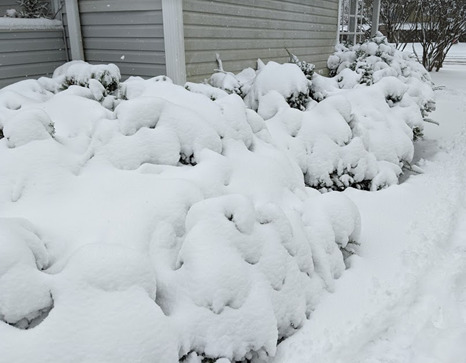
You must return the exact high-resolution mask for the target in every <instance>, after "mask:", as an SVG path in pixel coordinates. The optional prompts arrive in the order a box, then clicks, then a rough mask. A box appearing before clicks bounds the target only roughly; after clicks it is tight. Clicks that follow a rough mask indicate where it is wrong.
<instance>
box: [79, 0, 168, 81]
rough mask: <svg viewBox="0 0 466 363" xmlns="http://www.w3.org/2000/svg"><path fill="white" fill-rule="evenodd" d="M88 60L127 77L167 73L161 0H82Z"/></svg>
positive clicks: (80, 2) (83, 29)
mask: <svg viewBox="0 0 466 363" xmlns="http://www.w3.org/2000/svg"><path fill="white" fill-rule="evenodd" d="M79 11H80V20H81V32H82V36H83V44H84V56H85V60H86V61H87V62H89V63H114V64H116V65H117V66H118V67H119V68H120V71H121V74H122V76H123V78H126V77H129V76H142V77H154V76H157V75H160V74H165V48H164V41H163V23H162V3H161V0H132V1H121V0H79Z"/></svg>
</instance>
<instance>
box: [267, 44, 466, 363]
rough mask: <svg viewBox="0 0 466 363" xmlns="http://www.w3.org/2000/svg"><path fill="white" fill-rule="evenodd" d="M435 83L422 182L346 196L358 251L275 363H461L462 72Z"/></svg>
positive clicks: (465, 186)
mask: <svg viewBox="0 0 466 363" xmlns="http://www.w3.org/2000/svg"><path fill="white" fill-rule="evenodd" d="M465 49H466V47H465V45H463V44H459V45H455V46H454V47H453V48H452V53H451V55H450V58H451V59H455V58H461V57H465V56H466V54H465ZM463 59H464V58H463ZM432 78H433V80H434V82H435V83H436V85H437V86H444V87H442V88H441V89H439V90H437V91H436V96H437V110H436V111H435V112H434V113H433V114H432V118H433V119H434V120H436V121H438V122H440V126H436V125H431V124H429V125H427V126H426V129H425V135H426V140H425V141H423V142H421V143H420V145H419V149H418V151H417V153H418V155H417V157H418V158H421V159H424V160H425V162H424V163H423V169H424V171H425V174H422V175H415V176H411V177H409V178H408V180H407V181H405V182H404V183H403V184H401V185H399V186H393V187H390V188H389V189H386V190H382V191H379V192H376V193H367V192H361V191H356V190H347V191H346V192H345V194H346V195H347V196H349V197H350V198H351V199H352V200H353V201H354V202H355V203H356V205H357V206H358V207H359V210H360V212H361V218H362V226H363V228H362V237H361V242H362V247H361V253H360V255H359V256H358V257H353V260H352V265H351V268H350V269H349V270H348V271H347V272H346V273H345V274H344V275H343V277H342V278H341V279H340V280H338V281H337V283H336V288H335V292H334V293H333V294H328V295H326V296H325V298H324V299H323V300H322V301H321V304H320V305H319V308H318V309H317V310H316V311H315V312H314V313H313V314H312V316H311V318H310V320H309V321H307V322H306V324H305V325H304V327H303V329H302V330H301V331H299V332H298V333H297V334H296V335H294V336H293V337H291V338H290V339H288V340H286V341H285V342H283V343H282V344H281V345H280V346H279V349H278V353H277V357H276V359H275V360H274V362H275V363H279V362H280V363H285V362H289V363H294V362H312V363H324V362H325V363H359V362H361V363H363V362H364V363H458V362H465V361H466V358H465V357H466V345H465V342H466V199H465V191H466V83H465V80H466V66H461V65H446V66H445V67H444V68H443V69H442V70H440V72H438V73H432ZM421 163H422V161H421Z"/></svg>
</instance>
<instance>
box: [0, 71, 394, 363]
mask: <svg viewBox="0 0 466 363" xmlns="http://www.w3.org/2000/svg"><path fill="white" fill-rule="evenodd" d="M265 67H269V70H270V72H271V73H270V74H271V75H273V73H274V70H273V67H275V68H276V70H280V69H281V67H282V66H280V65H273V66H269V65H267V66H265ZM285 67H286V69H287V70H288V71H289V72H290V73H292V74H295V76H296V78H295V79H294V80H293V82H296V83H294V86H296V85H298V86H299V87H302V90H304V87H307V86H308V79H306V78H304V80H302V77H301V75H300V73H299V72H301V71H300V70H299V68H294V67H296V66H294V65H291V66H285ZM264 69H265V68H264ZM267 72H268V71H267ZM246 73H247V72H246ZM249 73H250V72H249ZM263 74H264V75H265V74H266V73H263ZM118 75H119V72H118V71H117V69H116V67H115V66H113V65H110V66H91V65H88V64H86V63H71V64H67V65H65V66H64V67H62V68H60V69H58V70H57V71H56V73H55V75H54V77H53V78H41V79H39V80H38V81H35V80H27V81H23V82H19V83H16V84H13V85H11V86H8V87H6V88H4V89H2V90H0V128H1V129H2V130H3V135H4V137H3V138H2V139H1V140H0V165H1V168H0V180H1V183H0V209H1V210H2V218H1V219H0V235H1V238H0V336H1V339H0V352H1V360H4V361H8V362H18V361H30V362H32V361H34V362H63V361H64V360H66V361H67V362H97V361H98V362H132V361H135V362H155V361H158V362H167V363H168V362H177V361H178V360H182V361H187V362H201V361H202V360H204V362H210V361H215V360H217V359H220V360H219V361H221V362H228V361H244V360H251V361H252V360H254V359H256V358H265V357H268V356H273V355H274V354H275V350H276V346H277V343H278V342H279V341H281V340H283V339H286V338H287V337H288V336H290V335H291V334H293V333H294V332H295V331H296V330H297V329H299V328H300V327H301V326H302V324H303V323H304V321H305V319H306V317H308V316H309V315H310V314H311V313H312V311H313V310H314V309H315V308H316V306H317V305H318V303H319V299H320V297H321V296H322V294H323V293H324V292H325V291H332V289H333V287H334V280H335V279H336V278H338V277H339V276H340V275H341V274H342V273H343V272H344V270H345V268H346V266H345V262H346V263H347V262H348V260H347V259H346V257H348V256H351V254H352V253H354V252H355V249H356V247H357V240H358V235H359V228H360V218H359V213H358V211H357V209H356V207H355V206H354V204H353V203H352V202H351V201H350V200H349V199H347V198H346V197H345V196H344V195H341V194H338V193H327V194H321V193H319V192H318V191H316V190H315V189H312V188H309V187H306V186H305V183H304V178H303V168H306V171H307V174H306V181H307V183H308V184H311V181H312V178H314V177H315V175H318V173H320V172H322V171H321V170H324V171H325V173H327V170H328V168H327V167H326V166H325V165H327V163H328V155H325V158H323V159H322V163H323V164H324V166H322V165H317V164H316V163H315V161H316V160H317V159H316V158H313V159H309V156H310V155H313V153H316V152H318V145H321V144H322V151H321V152H322V154H321V155H324V154H325V153H326V150H331V151H332V153H340V152H341V155H342V156H341V157H343V155H344V154H345V153H344V151H348V154H349V155H351V158H353V159H351V160H347V164H344V165H343V164H342V166H341V167H342V168H344V167H353V168H356V169H357V168H359V169H357V172H360V173H362V174H364V173H367V168H368V167H364V166H363V164H364V163H366V164H367V165H369V164H370V163H371V162H373V163H374V165H378V164H377V162H376V161H375V160H372V159H370V157H372V156H371V155H372V154H368V153H367V152H366V151H365V150H366V149H365V148H364V147H363V146H362V140H360V141H359V144H358V143H357V141H354V140H355V139H354V138H351V135H352V132H353V131H352V129H351V127H350V125H351V106H350V105H351V102H350V101H348V99H347V98H345V97H343V96H342V97H339V98H337V97H335V98H329V99H328V100H325V101H323V102H321V103H320V104H319V106H318V107H315V108H313V109H312V110H311V111H309V112H300V111H298V110H296V109H290V108H289V107H288V106H287V107H282V108H277V106H276V105H274V103H273V100H274V99H280V97H281V100H282V101H281V102H282V103H284V104H285V105H287V104H286V98H284V97H283V96H282V95H281V94H280V93H279V92H282V93H285V92H288V91H292V90H293V89H294V88H293V87H290V88H286V87H288V86H287V85H283V88H281V89H279V90H278V91H277V90H275V91H273V92H272V91H271V92H267V93H264V92H262V91H263V89H264V88H266V87H275V86H276V84H275V83H274V81H273V80H272V82H270V80H269V79H267V78H268V77H265V76H263V79H262V81H261V82H260V84H259V83H256V84H255V85H251V92H255V93H254V96H250V97H251V102H255V101H257V102H258V107H259V114H258V113H257V112H255V111H254V110H252V109H250V108H247V107H246V105H245V103H244V102H243V100H242V99H241V97H240V96H238V95H237V94H236V92H231V94H228V93H227V92H226V91H222V90H219V89H216V88H213V87H211V86H206V85H201V86H200V87H199V88H201V89H202V92H205V90H206V87H207V88H208V87H210V88H209V90H210V89H214V90H217V91H215V92H213V93H212V95H208V96H205V95H203V94H198V93H195V92H191V91H188V90H186V89H185V88H184V87H180V86H176V85H173V84H172V82H171V81H170V80H169V79H167V78H166V77H157V78H153V79H149V80H143V79H141V78H138V77H132V78H130V79H128V80H127V81H125V82H120V81H119V76H118ZM245 78H247V77H245ZM259 79H261V78H259ZM283 80H284V81H286V78H283ZM193 88H194V89H196V90H197V87H196V85H193ZM253 90H254V91H253ZM384 90H385V88H383V87H381V89H380V90H379V93H380V94H381V95H383V94H384V93H383V92H384ZM251 94H252V93H251ZM213 95H216V97H213ZM381 100H382V101H381V102H382V103H385V99H384V98H383V97H382V98H381ZM282 103H279V105H281V104H282ZM387 107H388V106H387ZM261 115H263V116H264V117H265V116H267V117H266V118H267V119H268V120H267V121H264V118H263V117H261ZM269 116H270V117H269ZM314 119H316V120H320V121H316V122H315V123H314V122H312V120H314ZM324 120H326V121H327V122H324ZM312 147H313V149H312ZM351 150H356V151H357V153H359V154H353V153H352V152H349V151H351ZM356 151H355V153H356ZM354 155H358V156H359V155H360V156H361V157H360V158H355V157H354ZM345 157H346V156H345ZM348 158H350V156H348ZM364 158H367V160H365V159H364ZM310 160H313V161H314V164H310ZM332 162H333V159H332ZM353 163H354V164H353ZM366 164H364V165H366ZM358 165H359V166H358ZM371 165H372V164H371ZM375 172H376V171H374V173H375ZM366 179H367V178H366ZM25 329H32V331H31V332H27V331H25Z"/></svg>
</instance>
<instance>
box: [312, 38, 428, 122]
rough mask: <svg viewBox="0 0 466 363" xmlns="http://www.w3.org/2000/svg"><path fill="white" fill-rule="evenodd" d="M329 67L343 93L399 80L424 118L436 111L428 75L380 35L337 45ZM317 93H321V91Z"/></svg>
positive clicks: (329, 61)
mask: <svg viewBox="0 0 466 363" xmlns="http://www.w3.org/2000/svg"><path fill="white" fill-rule="evenodd" d="M327 66H328V68H329V75H330V76H331V77H335V78H336V80H337V84H338V87H339V88H340V89H348V88H353V87H355V85H356V84H366V85H371V84H374V83H376V82H379V81H380V80H382V79H383V78H385V77H396V78H398V79H399V80H401V81H402V82H403V83H405V84H407V85H408V87H409V91H408V94H410V95H411V96H412V97H413V98H415V99H416V102H417V103H418V106H419V107H420V110H421V112H422V115H423V116H424V117H426V116H427V114H428V113H429V112H431V111H433V110H434V109H435V101H434V94H433V90H432V86H433V84H432V81H431V78H430V75H429V72H427V71H426V69H425V68H424V67H423V66H422V65H421V64H420V63H419V62H418V61H417V60H416V58H415V57H414V56H413V55H410V54H409V53H406V52H402V51H400V50H398V49H396V47H395V46H393V45H391V44H389V43H388V41H387V38H386V37H384V36H383V35H382V34H380V33H378V34H377V36H375V37H373V38H371V39H368V40H366V41H364V42H363V43H360V44H355V45H350V46H345V45H343V44H339V45H337V47H336V52H335V54H333V55H332V56H330V58H329V59H328V62H327ZM316 92H319V90H318V87H317V90H316ZM418 131H422V130H418Z"/></svg>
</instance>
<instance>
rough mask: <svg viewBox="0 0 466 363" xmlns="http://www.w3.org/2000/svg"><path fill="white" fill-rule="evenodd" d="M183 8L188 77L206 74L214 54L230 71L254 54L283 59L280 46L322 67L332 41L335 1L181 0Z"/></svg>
mask: <svg viewBox="0 0 466 363" xmlns="http://www.w3.org/2000/svg"><path fill="white" fill-rule="evenodd" d="M183 7H184V9H183V14H184V34H185V48H186V68H187V69H186V71H187V77H188V79H189V80H203V79H204V78H207V77H208V76H209V75H210V74H212V72H213V71H214V69H215V68H217V64H216V61H215V53H219V54H220V57H221V59H222V61H223V66H224V69H225V70H227V71H232V72H238V71H240V70H242V69H244V68H246V67H254V66H255V61H256V60H257V58H261V59H262V60H263V61H265V62H267V61H269V60H274V61H277V62H286V61H287V60H288V54H287V52H286V50H285V48H288V49H289V50H290V51H291V52H292V53H294V54H296V55H297V56H298V57H299V58H301V59H303V60H306V61H308V62H311V63H314V64H315V65H316V67H317V69H324V68H325V67H326V61H327V58H328V56H329V55H330V54H331V53H332V52H333V49H334V46H335V41H336V36H337V23H338V0H214V1H210V0H184V1H183Z"/></svg>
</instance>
